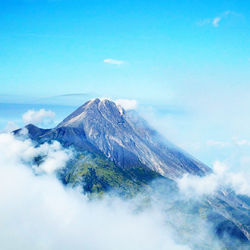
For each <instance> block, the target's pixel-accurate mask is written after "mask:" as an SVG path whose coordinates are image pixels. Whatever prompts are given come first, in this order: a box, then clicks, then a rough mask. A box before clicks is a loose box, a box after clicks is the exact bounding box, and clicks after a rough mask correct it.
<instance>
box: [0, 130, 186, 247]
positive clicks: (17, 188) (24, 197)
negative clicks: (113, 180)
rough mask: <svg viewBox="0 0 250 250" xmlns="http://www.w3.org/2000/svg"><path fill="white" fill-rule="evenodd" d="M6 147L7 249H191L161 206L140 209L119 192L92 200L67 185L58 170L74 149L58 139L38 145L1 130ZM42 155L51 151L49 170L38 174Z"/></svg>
mask: <svg viewBox="0 0 250 250" xmlns="http://www.w3.org/2000/svg"><path fill="white" fill-rule="evenodd" d="M6 145H8V148H7V147H6ZM0 151H1V155H0V172H1V176H2V178H1V182H0V221H1V225H0V228H1V234H0V248H1V249H27V250H29V249H31V250H33V249H51V250H54V249H62V250H63V249H76V250H77V249H86V250H88V249H95V250H105V249H107V250H117V249H121V250H123V249H124V250H127V249H130V250H133V249H135V250H138V249H140V250H144V249H145V250H147V249H148V250H151V249H159V250H160V249H162V250H163V249H164V250H165V249H173V250H186V249H190V248H189V247H188V246H183V245H180V244H177V243H175V242H174V240H173V239H172V234H171V230H170V229H169V228H168V227H167V226H166V225H165V223H164V218H163V213H162V212H161V210H159V209H158V210H157V211H154V210H153V209H148V210H145V211H142V212H135V211H134V209H133V207H134V206H135V204H136V201H130V202H127V201H122V200H121V199H119V198H104V199H102V200H98V201H89V200H88V198H87V196H84V195H83V194H82V193H80V192H78V191H77V190H73V189H69V188H66V187H65V186H63V185H62V184H61V183H60V182H59V181H58V180H57V179H56V177H55V174H54V173H55V170H56V169H58V168H61V167H64V166H65V163H66V162H67V160H68V159H69V156H70V154H69V152H68V151H65V150H64V149H62V148H61V147H60V146H59V144H58V143H54V144H44V145H42V146H40V147H37V148H36V147H34V145H33V144H32V142H31V141H30V140H28V139H25V140H17V139H16V138H15V137H14V136H12V135H10V134H1V135H0ZM37 155H45V159H44V162H43V164H42V165H41V166H40V167H41V168H42V170H44V172H46V173H48V174H46V175H41V176H36V175H34V171H35V173H36V174H37V173H38V172H37V169H36V167H35V168H34V166H33V164H32V162H33V159H34V157H35V156H37ZM66 156H68V157H66Z"/></svg>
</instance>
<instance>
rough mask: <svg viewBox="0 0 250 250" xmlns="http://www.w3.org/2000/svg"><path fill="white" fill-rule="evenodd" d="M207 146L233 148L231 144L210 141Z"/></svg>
mask: <svg viewBox="0 0 250 250" xmlns="http://www.w3.org/2000/svg"><path fill="white" fill-rule="evenodd" d="M207 145H208V146H219V147H228V146H231V143H230V142H225V141H216V140H208V141H207Z"/></svg>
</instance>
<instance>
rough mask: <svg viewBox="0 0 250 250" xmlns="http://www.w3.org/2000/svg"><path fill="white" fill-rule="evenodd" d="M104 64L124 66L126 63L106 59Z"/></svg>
mask: <svg viewBox="0 0 250 250" xmlns="http://www.w3.org/2000/svg"><path fill="white" fill-rule="evenodd" d="M104 62H105V63H109V64H115V65H121V64H124V63H125V62H124V61H122V60H115V59H112V58H107V59H104Z"/></svg>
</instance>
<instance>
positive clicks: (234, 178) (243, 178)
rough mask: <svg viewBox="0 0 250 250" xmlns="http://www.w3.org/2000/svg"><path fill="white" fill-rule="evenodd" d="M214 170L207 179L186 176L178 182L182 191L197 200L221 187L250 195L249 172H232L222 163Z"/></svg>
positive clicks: (214, 166)
mask: <svg viewBox="0 0 250 250" xmlns="http://www.w3.org/2000/svg"><path fill="white" fill-rule="evenodd" d="M213 170H214V172H213V173H212V174H210V175H207V176H205V177H199V176H193V175H185V176H184V177H183V178H181V179H179V180H178V182H177V183H178V187H179V189H180V191H181V192H182V193H184V194H185V195H187V196H188V197H192V198H195V199H197V198H198V197H199V196H203V195H210V194H213V193H214V192H215V191H216V190H218V189H219V188H220V187H230V188H232V189H233V190H234V191H235V192H236V193H237V194H242V195H248V196H249V195H250V183H249V178H250V175H249V172H245V171H244V172H240V171H238V172H237V173H234V172H230V171H229V170H228V166H227V165H226V164H225V163H223V162H220V161H216V162H215V163H214V164H213ZM198 199H199V198H198Z"/></svg>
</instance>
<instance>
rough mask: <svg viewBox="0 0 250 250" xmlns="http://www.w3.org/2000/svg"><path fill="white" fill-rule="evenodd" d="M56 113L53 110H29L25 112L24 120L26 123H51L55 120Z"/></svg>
mask: <svg viewBox="0 0 250 250" xmlns="http://www.w3.org/2000/svg"><path fill="white" fill-rule="evenodd" d="M55 116H56V114H55V113H54V112H52V111H51V110H45V109H40V110H38V111H35V110H28V111H27V112H26V113H24V114H23V116H22V118H23V122H24V123H25V124H29V123H32V124H36V125H39V124H44V123H51V122H53V120H54V118H55Z"/></svg>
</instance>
